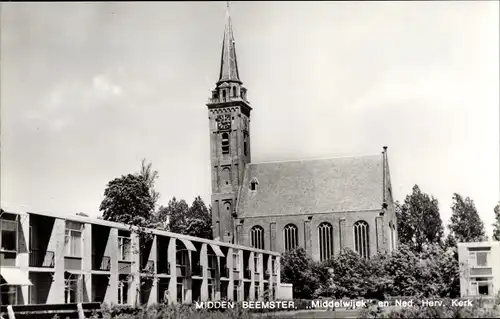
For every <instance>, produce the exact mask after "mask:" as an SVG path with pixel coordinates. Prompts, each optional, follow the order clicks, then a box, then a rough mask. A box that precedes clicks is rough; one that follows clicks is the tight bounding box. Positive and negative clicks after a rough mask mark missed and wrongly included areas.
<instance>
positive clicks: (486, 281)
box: [458, 241, 500, 297]
mask: <svg viewBox="0 0 500 319" xmlns="http://www.w3.org/2000/svg"><path fill="white" fill-rule="evenodd" d="M458 260H459V264H460V295H461V296H462V297H473V296H491V297H492V296H495V295H496V294H497V293H500V242H498V241H489V242H478V243H459V244H458Z"/></svg>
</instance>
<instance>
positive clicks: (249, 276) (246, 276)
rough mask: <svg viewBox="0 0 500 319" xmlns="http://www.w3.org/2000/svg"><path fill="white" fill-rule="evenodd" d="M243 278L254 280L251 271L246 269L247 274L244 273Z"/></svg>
mask: <svg viewBox="0 0 500 319" xmlns="http://www.w3.org/2000/svg"><path fill="white" fill-rule="evenodd" d="M243 278H245V279H251V278H252V272H251V271H250V269H245V272H244V273H243Z"/></svg>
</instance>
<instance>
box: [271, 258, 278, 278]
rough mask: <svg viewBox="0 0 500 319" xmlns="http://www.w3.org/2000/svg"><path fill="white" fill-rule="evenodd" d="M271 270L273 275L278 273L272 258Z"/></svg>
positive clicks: (274, 260)
mask: <svg viewBox="0 0 500 319" xmlns="http://www.w3.org/2000/svg"><path fill="white" fill-rule="evenodd" d="M271 270H272V272H273V275H277V274H278V269H277V268H276V259H274V258H273V259H272V260H271Z"/></svg>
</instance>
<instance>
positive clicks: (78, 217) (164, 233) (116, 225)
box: [4, 210, 281, 256]
mask: <svg viewBox="0 0 500 319" xmlns="http://www.w3.org/2000/svg"><path fill="white" fill-rule="evenodd" d="M4 212H5V213H7V214H15V215H22V214H29V215H38V216H46V217H52V218H58V219H64V220H69V221H74V222H80V223H85V224H92V225H100V226H107V227H110V228H116V229H119V230H131V229H132V230H133V229H134V228H135V229H136V228H137V227H135V226H132V227H131V226H130V225H127V224H122V223H117V222H112V221H108V220H103V219H97V218H92V217H86V216H81V215H69V216H64V215H62V214H55V213H47V212H44V213H34V212H24V213H13V212H10V211H6V210H4ZM147 229H148V230H150V231H151V233H152V234H155V235H159V236H165V237H175V238H179V239H187V240H190V241H194V242H198V243H205V244H214V245H218V246H222V247H229V248H235V249H241V250H247V251H253V252H258V253H263V254H268V255H273V256H281V254H280V253H279V252H275V251H271V250H262V249H257V248H253V247H248V246H241V245H235V244H230V243H226V242H223V241H218V240H210V239H205V238H200V237H194V236H189V235H183V234H178V233H172V232H168V231H163V230H158V229H154V228H147Z"/></svg>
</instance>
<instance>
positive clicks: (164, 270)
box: [157, 262, 170, 275]
mask: <svg viewBox="0 0 500 319" xmlns="http://www.w3.org/2000/svg"><path fill="white" fill-rule="evenodd" d="M157 272H158V273H159V274H165V275H170V263H169V262H163V263H158V269H157Z"/></svg>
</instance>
